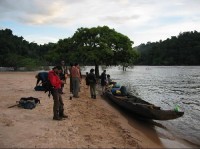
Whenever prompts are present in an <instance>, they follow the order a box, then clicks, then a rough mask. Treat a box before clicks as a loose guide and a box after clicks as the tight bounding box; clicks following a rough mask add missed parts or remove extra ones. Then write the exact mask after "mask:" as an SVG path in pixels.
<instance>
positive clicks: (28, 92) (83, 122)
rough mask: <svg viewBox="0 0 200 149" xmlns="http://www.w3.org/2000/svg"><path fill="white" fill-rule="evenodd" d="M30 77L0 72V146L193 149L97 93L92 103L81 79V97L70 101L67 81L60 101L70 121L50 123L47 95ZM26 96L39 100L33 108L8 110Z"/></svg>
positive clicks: (51, 102)
mask: <svg viewBox="0 0 200 149" xmlns="http://www.w3.org/2000/svg"><path fill="white" fill-rule="evenodd" d="M35 74H36V72H0V85H1V90H0V147H1V148H194V146H192V145H190V144H187V143H185V142H184V141H182V140H178V138H174V137H173V136H172V137H170V138H169V137H166V136H165V135H163V134H159V133H157V131H156V130H155V129H154V125H155V124H151V123H148V122H144V121H143V122H142V121H138V120H136V119H134V118H133V117H131V116H129V115H127V114H125V113H124V112H122V111H120V110H118V107H116V106H115V105H113V104H112V103H110V102H109V101H107V100H105V99H103V98H102V97H101V96H99V95H98V96H97V99H96V100H93V99H91V98H90V95H89V88H87V86H86V85H85V81H84V80H82V84H81V92H80V98H75V99H74V98H73V99H72V100H69V79H68V80H67V84H66V85H65V88H64V92H65V94H63V95H62V97H63V101H64V104H65V106H64V107H65V113H66V114H67V115H68V116H69V118H68V119H66V120H63V121H53V120H52V115H53V113H52V110H53V101H52V97H51V98H48V95H47V93H46V94H45V93H44V92H38V91H34V90H33V88H34V85H35V83H36V79H35ZM30 96H32V97H36V98H39V99H40V101H41V104H39V105H38V106H37V107H36V108H35V109H33V110H26V109H21V108H18V107H13V108H8V107H9V106H11V105H14V104H15V103H16V101H18V100H19V99H20V98H21V97H30Z"/></svg>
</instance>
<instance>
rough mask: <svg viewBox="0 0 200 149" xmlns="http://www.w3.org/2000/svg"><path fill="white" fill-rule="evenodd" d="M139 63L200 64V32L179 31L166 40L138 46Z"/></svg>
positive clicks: (137, 62)
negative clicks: (176, 34)
mask: <svg viewBox="0 0 200 149" xmlns="http://www.w3.org/2000/svg"><path fill="white" fill-rule="evenodd" d="M136 49H137V51H138V53H139V55H140V56H139V58H138V59H137V61H136V64H139V65H200V32H197V31H191V32H183V33H179V35H178V36H172V37H171V38H168V39H166V40H164V41H162V40H160V41H158V42H152V43H151V42H148V43H146V44H141V45H139V46H138V47H136Z"/></svg>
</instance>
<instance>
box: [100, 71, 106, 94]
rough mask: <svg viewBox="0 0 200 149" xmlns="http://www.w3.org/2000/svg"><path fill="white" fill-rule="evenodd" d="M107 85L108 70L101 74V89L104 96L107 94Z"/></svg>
mask: <svg viewBox="0 0 200 149" xmlns="http://www.w3.org/2000/svg"><path fill="white" fill-rule="evenodd" d="M106 84H107V80H106V70H104V71H103V72H102V74H101V87H102V95H103V94H104V93H105V87H106Z"/></svg>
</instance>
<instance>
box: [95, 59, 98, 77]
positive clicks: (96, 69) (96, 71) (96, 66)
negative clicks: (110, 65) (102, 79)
mask: <svg viewBox="0 0 200 149" xmlns="http://www.w3.org/2000/svg"><path fill="white" fill-rule="evenodd" d="M95 75H96V77H97V78H99V65H98V64H97V63H95Z"/></svg>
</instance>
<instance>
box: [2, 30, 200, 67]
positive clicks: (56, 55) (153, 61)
mask: <svg viewBox="0 0 200 149" xmlns="http://www.w3.org/2000/svg"><path fill="white" fill-rule="evenodd" d="M133 45H134V41H131V40H130V39H129V38H128V37H127V36H126V35H123V34H121V33H118V32H116V31H115V30H114V29H110V28H109V27H107V26H103V27H99V26H98V27H93V28H79V29H77V31H76V32H75V33H74V35H73V36H72V37H68V38H65V39H59V41H58V42H57V43H48V44H44V45H38V44H37V43H34V42H28V41H26V40H25V39H24V38H23V37H18V36H16V35H13V33H12V30H10V29H5V30H0V59H1V61H0V67H13V68H14V69H15V70H17V68H19V67H26V68H28V69H30V70H32V69H34V68H36V67H38V66H49V65H51V66H53V65H57V64H59V63H60V61H61V60H65V61H66V64H67V65H69V63H73V62H77V63H79V64H80V65H95V66H96V65H97V66H98V65H107V66H108V65H122V66H124V67H127V66H132V65H200V33H199V32H197V31H190V32H183V33H179V35H177V36H172V37H171V38H168V39H166V40H163V41H162V40H160V41H157V42H152V43H151V42H148V43H146V44H141V45H139V46H137V47H134V46H133Z"/></svg>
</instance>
